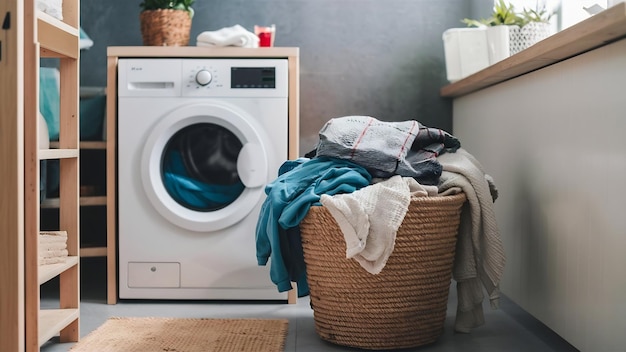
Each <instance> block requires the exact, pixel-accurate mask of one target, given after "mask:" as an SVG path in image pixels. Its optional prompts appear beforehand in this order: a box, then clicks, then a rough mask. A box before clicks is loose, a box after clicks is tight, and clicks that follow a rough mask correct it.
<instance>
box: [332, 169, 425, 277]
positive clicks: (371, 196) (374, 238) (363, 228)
mask: <svg viewBox="0 0 626 352" xmlns="http://www.w3.org/2000/svg"><path fill="white" fill-rule="evenodd" d="M431 188H432V189H429V188H428V187H424V186H422V185H420V184H419V183H417V181H415V179H413V178H412V177H401V176H399V175H396V176H393V177H391V178H389V179H385V180H383V181H381V182H378V183H375V184H373V185H370V186H368V187H364V188H361V189H360V190H358V191H355V192H353V193H345V194H337V195H334V196H329V195H326V194H324V195H322V196H321V198H320V202H321V203H322V205H324V206H325V207H326V208H327V209H328V211H329V212H330V214H331V215H332V216H333V217H334V218H335V221H337V224H338V225H339V227H340V228H341V231H342V233H343V235H344V238H345V240H346V258H354V259H355V260H356V261H358V262H359V264H361V266H362V267H363V268H364V269H365V270H367V271H368V272H370V273H372V274H378V273H380V272H381V271H382V269H383V268H384V267H385V264H386V263H387V259H389V256H390V255H391V253H392V252H393V248H394V245H395V240H396V233H397V231H398V228H399V227H400V224H402V220H404V216H405V215H406V212H407V210H408V207H409V203H410V201H411V196H427V195H428V194H429V192H430V193H435V194H436V193H437V189H436V187H431Z"/></svg>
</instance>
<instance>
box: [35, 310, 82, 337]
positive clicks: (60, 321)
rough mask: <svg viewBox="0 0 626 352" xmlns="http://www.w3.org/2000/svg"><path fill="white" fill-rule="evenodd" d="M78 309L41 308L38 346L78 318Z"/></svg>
mask: <svg viewBox="0 0 626 352" xmlns="http://www.w3.org/2000/svg"><path fill="white" fill-rule="evenodd" d="M79 315H80V314H79V310H78V309H76V308H70V309H42V310H40V311H39V346H41V345H43V344H44V343H46V341H48V340H50V339H51V338H52V337H54V336H56V335H58V334H59V332H60V331H61V330H63V329H64V328H65V327H67V326H68V325H70V324H71V323H72V322H74V321H75V320H76V319H78V318H79Z"/></svg>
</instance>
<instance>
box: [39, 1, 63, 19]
mask: <svg viewBox="0 0 626 352" xmlns="http://www.w3.org/2000/svg"><path fill="white" fill-rule="evenodd" d="M36 4H37V10H39V11H43V12H45V13H47V14H48V15H50V16H52V17H54V18H57V19H59V20H63V0H37V2H36Z"/></svg>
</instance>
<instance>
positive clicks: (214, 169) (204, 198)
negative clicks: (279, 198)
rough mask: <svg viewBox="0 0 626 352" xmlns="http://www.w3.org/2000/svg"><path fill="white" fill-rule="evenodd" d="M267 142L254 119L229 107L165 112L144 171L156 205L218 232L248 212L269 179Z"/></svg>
mask: <svg viewBox="0 0 626 352" xmlns="http://www.w3.org/2000/svg"><path fill="white" fill-rule="evenodd" d="M269 145H270V144H269V143H268V140H267V138H266V137H265V134H264V133H263V132H262V129H261V127H260V126H258V125H257V124H256V123H255V121H254V120H253V119H252V118H251V117H250V116H248V115H247V114H245V113H244V112H243V111H240V110H237V109H235V108H234V107H230V106H228V105H217V104H210V105H209V104H197V105H189V106H184V107H182V108H180V109H177V110H174V111H172V112H170V113H169V114H167V115H166V116H165V117H163V119H161V120H160V121H159V123H157V124H156V125H155V127H154V128H153V129H152V131H151V133H150V135H149V137H148V139H147V142H146V144H145V146H144V150H143V154H142V159H141V174H142V180H143V186H144V190H145V192H146V195H147V197H148V199H149V200H150V203H151V204H152V206H153V207H154V208H155V209H156V210H157V211H158V212H159V213H160V214H161V215H162V216H163V217H164V218H166V219H167V220H168V221H170V222H171V223H173V224H175V225H177V226H180V227H182V228H185V229H189V230H193V231H201V232H207V231H209V232H210V231H217V230H221V229H223V228H225V227H228V226H231V225H232V224H234V223H236V222H238V221H240V220H241V219H243V218H244V217H245V216H248V214H250V212H251V211H252V209H254V207H256V206H257V205H258V204H259V202H260V200H261V199H262V198H261V197H262V196H264V186H265V184H266V183H267V182H268V181H269V175H268V167H267V165H268V154H269V153H268V151H267V148H268V147H267V146H269Z"/></svg>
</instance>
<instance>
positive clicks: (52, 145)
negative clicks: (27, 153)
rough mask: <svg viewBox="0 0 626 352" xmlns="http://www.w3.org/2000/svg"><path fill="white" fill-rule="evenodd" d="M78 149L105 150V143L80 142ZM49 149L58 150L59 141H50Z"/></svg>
mask: <svg viewBox="0 0 626 352" xmlns="http://www.w3.org/2000/svg"><path fill="white" fill-rule="evenodd" d="M78 147H79V148H80V149H102V150H105V149H106V148H107V142H106V141H80V143H79V144H78ZM50 149H59V141H50Z"/></svg>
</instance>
